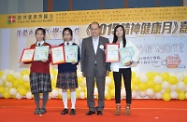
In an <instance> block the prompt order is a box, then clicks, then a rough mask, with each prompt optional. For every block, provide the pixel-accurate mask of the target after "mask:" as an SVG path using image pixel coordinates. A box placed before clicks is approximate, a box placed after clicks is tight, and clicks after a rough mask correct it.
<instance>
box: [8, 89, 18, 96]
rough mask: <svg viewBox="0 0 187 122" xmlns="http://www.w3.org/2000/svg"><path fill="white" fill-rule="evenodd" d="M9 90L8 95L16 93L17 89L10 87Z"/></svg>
mask: <svg viewBox="0 0 187 122" xmlns="http://www.w3.org/2000/svg"><path fill="white" fill-rule="evenodd" d="M9 92H10V95H16V94H17V89H15V88H11V89H10V91H9Z"/></svg>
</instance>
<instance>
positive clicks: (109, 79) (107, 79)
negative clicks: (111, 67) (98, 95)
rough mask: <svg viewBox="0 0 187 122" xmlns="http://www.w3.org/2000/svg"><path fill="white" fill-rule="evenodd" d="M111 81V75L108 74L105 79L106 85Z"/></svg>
mask: <svg viewBox="0 0 187 122" xmlns="http://www.w3.org/2000/svg"><path fill="white" fill-rule="evenodd" d="M111 82H112V79H111V77H108V76H107V77H106V79H105V83H106V85H109V84H110V83H111Z"/></svg>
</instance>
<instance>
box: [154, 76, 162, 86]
mask: <svg viewBox="0 0 187 122" xmlns="http://www.w3.org/2000/svg"><path fill="white" fill-rule="evenodd" d="M154 82H155V83H157V84H160V83H162V77H161V76H156V77H155V78H154Z"/></svg>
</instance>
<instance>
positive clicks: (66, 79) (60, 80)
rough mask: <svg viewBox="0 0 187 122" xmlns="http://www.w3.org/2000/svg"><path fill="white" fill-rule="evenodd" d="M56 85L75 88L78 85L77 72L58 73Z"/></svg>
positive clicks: (63, 87) (62, 87)
mask: <svg viewBox="0 0 187 122" xmlns="http://www.w3.org/2000/svg"><path fill="white" fill-rule="evenodd" d="M56 87H57V88H61V89H75V88H77V87H78V83H77V73H76V72H68V73H58V76H57V82H56Z"/></svg>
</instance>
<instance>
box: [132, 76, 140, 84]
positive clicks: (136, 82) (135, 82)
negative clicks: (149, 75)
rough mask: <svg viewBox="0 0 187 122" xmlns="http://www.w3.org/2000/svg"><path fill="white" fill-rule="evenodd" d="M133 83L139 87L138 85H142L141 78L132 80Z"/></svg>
mask: <svg viewBox="0 0 187 122" xmlns="http://www.w3.org/2000/svg"><path fill="white" fill-rule="evenodd" d="M132 83H134V84H135V85H138V84H140V79H139V78H137V77H136V78H133V79H132Z"/></svg>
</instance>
